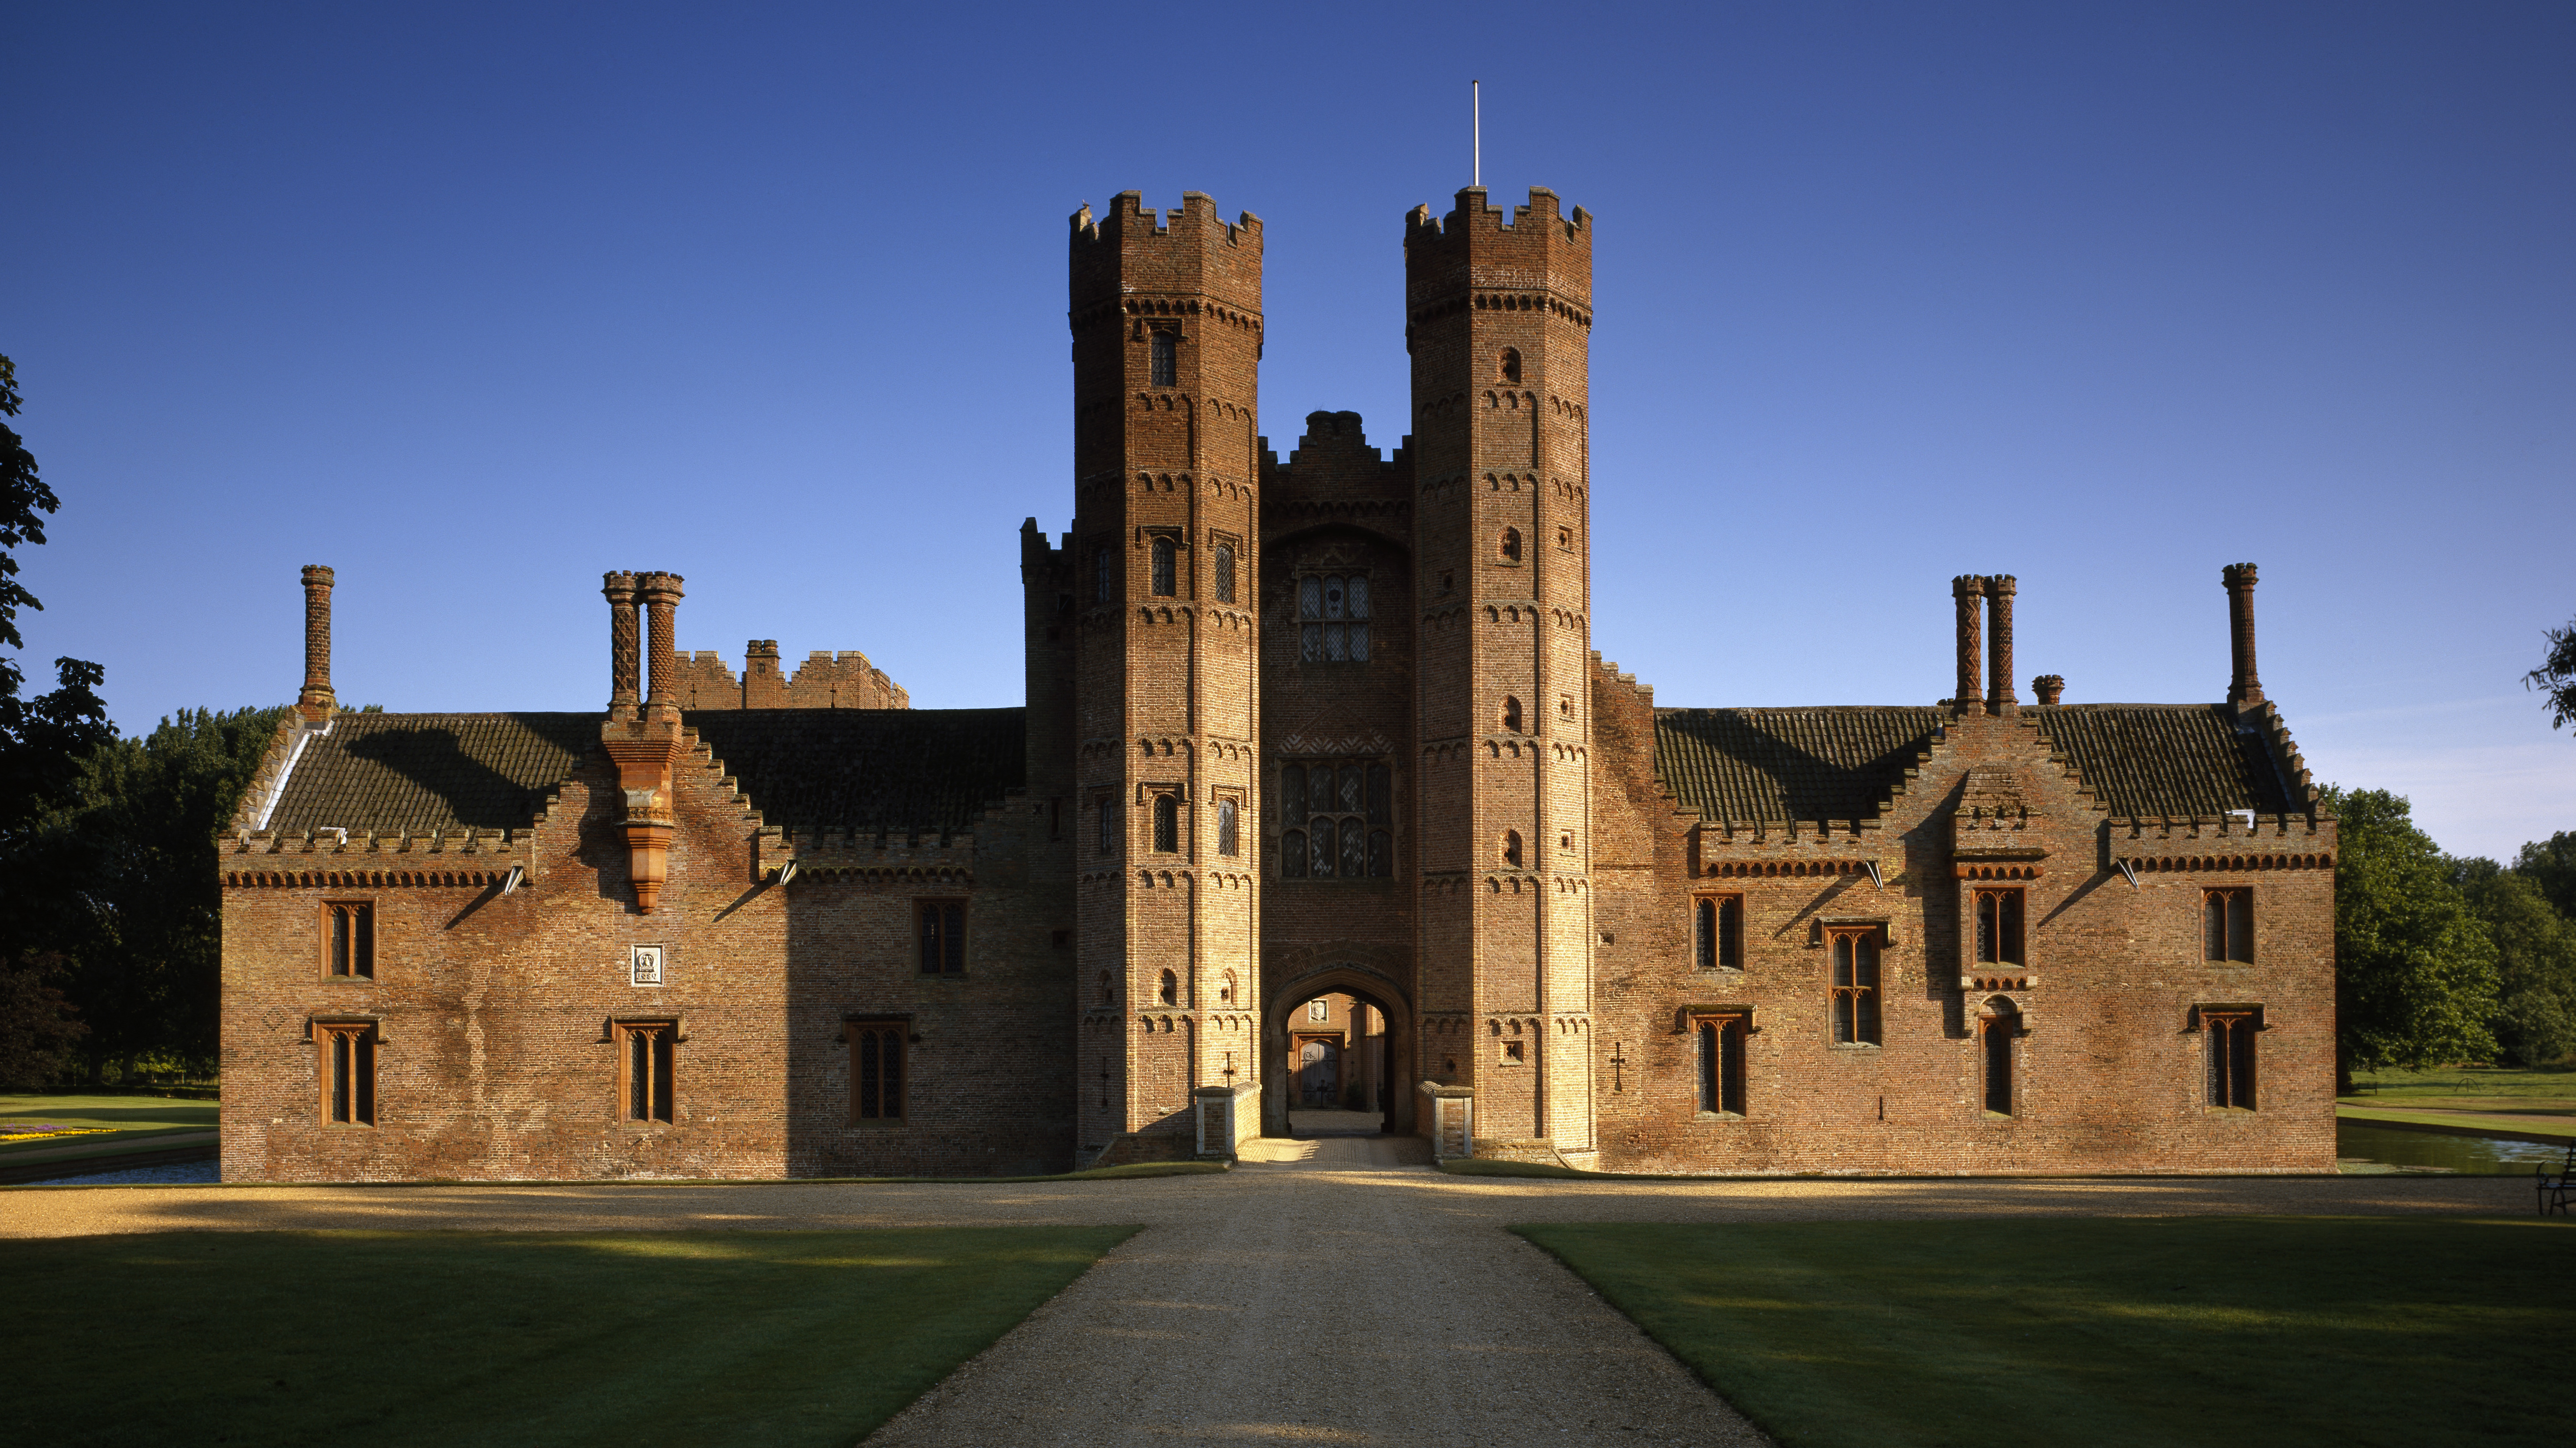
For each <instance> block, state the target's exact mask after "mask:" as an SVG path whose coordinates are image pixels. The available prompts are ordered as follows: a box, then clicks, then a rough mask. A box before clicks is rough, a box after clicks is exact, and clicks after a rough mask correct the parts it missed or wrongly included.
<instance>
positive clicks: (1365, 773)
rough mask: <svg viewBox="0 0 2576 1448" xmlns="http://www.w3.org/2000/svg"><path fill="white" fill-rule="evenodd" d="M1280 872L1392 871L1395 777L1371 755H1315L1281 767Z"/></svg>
mask: <svg viewBox="0 0 2576 1448" xmlns="http://www.w3.org/2000/svg"><path fill="white" fill-rule="evenodd" d="M1279 819H1280V833H1279V873H1280V875H1281V876H1282V877H1283V878H1286V879H1291V880H1367V879H1375V880H1383V879H1388V878H1391V877H1392V876H1393V875H1394V874H1395V777H1394V773H1393V771H1391V770H1390V769H1388V768H1387V766H1386V765H1384V764H1381V763H1379V762H1377V761H1375V760H1368V759H1344V760H1334V759H1314V760H1298V761H1292V762H1289V763H1285V764H1282V765H1281V766H1280V769H1279Z"/></svg>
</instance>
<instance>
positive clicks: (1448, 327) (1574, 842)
mask: <svg viewBox="0 0 2576 1448" xmlns="http://www.w3.org/2000/svg"><path fill="white" fill-rule="evenodd" d="M1592 233H1593V223H1592V219H1591V218H1590V217H1589V216H1588V215H1586V214H1585V213H1584V212H1583V211H1581V210H1579V209H1578V210H1575V211H1574V212H1572V213H1571V214H1570V215H1569V214H1566V213H1563V212H1561V211H1560V209H1559V206H1558V203H1557V199H1556V197H1555V196H1554V195H1553V194H1552V193H1549V192H1547V191H1544V190H1535V191H1533V192H1532V193H1531V195H1530V200H1529V204H1528V205H1527V206H1523V207H1515V208H1513V209H1512V210H1511V211H1510V212H1509V213H1508V214H1507V213H1505V212H1503V211H1500V210H1497V209H1495V208H1493V207H1491V206H1489V205H1488V203H1487V200H1486V196H1485V193H1484V192H1483V191H1482V190H1481V189H1475V188H1471V189H1469V190H1467V191H1464V192H1461V193H1460V194H1459V196H1458V201H1457V209H1456V210H1454V211H1452V212H1450V213H1449V214H1448V215H1447V216H1446V217H1444V218H1436V219H1435V218H1434V217H1433V216H1432V214H1431V212H1430V209H1429V208H1428V207H1423V208H1417V209H1416V210H1415V211H1414V213H1413V214H1412V216H1411V217H1409V218H1408V220H1407V222H1406V229H1405V240H1404V251H1405V267H1406V293H1405V295H1406V317H1405V341H1406V347H1407V350H1408V351H1409V352H1410V354H1411V356H1412V359H1413V398H1412V414H1413V415H1412V419H1411V432H1410V434H1409V436H1407V438H1406V439H1405V441H1404V445H1403V446H1401V447H1399V448H1398V449H1397V450H1396V451H1395V452H1394V454H1393V455H1392V456H1391V457H1390V456H1386V455H1384V454H1382V453H1381V452H1380V451H1379V450H1378V449H1376V448H1374V447H1371V446H1370V445H1369V444H1368V443H1367V442H1366V440H1365V439H1364V438H1363V436H1362V433H1361V427H1360V419H1359V418H1358V417H1357V416H1356V415H1354V414H1351V413H1333V412H1318V413H1314V414H1311V415H1309V416H1308V418H1307V420H1306V432H1305V435H1304V436H1303V437H1302V438H1301V439H1299V442H1298V445H1297V447H1296V448H1295V450H1293V451H1292V452H1291V453H1290V454H1289V455H1288V457H1287V459H1286V460H1285V461H1282V460H1280V459H1279V458H1278V457H1277V456H1276V455H1275V454H1273V453H1272V452H1271V451H1270V450H1269V448H1268V444H1267V442H1266V440H1265V439H1264V438H1263V437H1262V435H1261V432H1260V426H1259V416H1260V413H1259V396H1258V378H1259V368H1260V360H1261V343H1262V325H1263V324H1262V298H1261V262H1262V245H1263V233H1262V226H1261V223H1260V222H1259V221H1258V220H1257V219H1255V218H1253V217H1252V216H1250V215H1249V214H1246V215H1244V216H1242V217H1241V218H1239V219H1238V220H1237V221H1236V222H1234V223H1232V224H1228V223H1226V222H1224V221H1222V220H1220V219H1219V218H1218V216H1217V213H1216V209H1215V206H1214V204H1213V203H1212V202H1210V201H1209V200H1208V198H1206V197H1204V196H1201V195H1199V194H1197V193H1189V194H1187V195H1186V196H1185V198H1184V204H1183V206H1182V208H1181V209H1180V210H1179V211H1177V212H1173V213H1171V214H1169V215H1168V216H1165V215H1161V214H1158V213H1156V212H1153V211H1150V210H1147V209H1145V208H1143V207H1142V206H1141V205H1140V204H1139V200H1138V198H1137V196H1136V195H1135V194H1134V193H1127V194H1125V195H1122V196H1120V197H1119V198H1118V199H1117V201H1116V202H1115V203H1113V204H1112V206H1111V208H1110V210H1109V211H1108V213H1107V214H1106V215H1104V216H1101V217H1098V218H1095V217H1093V216H1092V215H1091V214H1090V212H1089V210H1088V209H1087V208H1086V209H1085V210H1084V211H1083V212H1081V213H1079V214H1077V215H1076V216H1075V217H1074V219H1073V234H1072V241H1071V263H1070V273H1071V307H1070V313H1069V320H1070V324H1071V330H1072V337H1073V375H1074V404H1075V442H1074V449H1075V474H1076V483H1075V489H1076V493H1075V499H1074V522H1073V528H1072V530H1071V531H1070V532H1068V533H1066V534H1064V535H1062V536H1061V537H1060V538H1055V539H1050V538H1048V537H1046V536H1045V535H1043V534H1041V533H1040V532H1039V530H1038V528H1037V525H1036V521H1035V520H1034V519H1032V520H1030V521H1028V522H1027V523H1025V524H1023V525H1022V529H1021V557H1022V573H1023V578H1024V581H1025V585H1026V628H1027V702H1026V704H1025V706H1024V707H1022V708H1018V709H984V710H922V709H912V708H910V707H908V706H909V700H908V698H907V697H906V696H905V694H904V692H903V690H902V689H901V688H900V687H899V686H897V685H896V684H895V683H894V682H893V681H892V680H889V679H887V678H886V677H885V676H884V674H882V673H881V672H878V671H877V670H876V669H875V668H874V667H873V666H871V665H870V664H868V662H867V661H866V660H865V659H864V658H862V657H860V656H858V655H855V654H840V655H832V654H816V655H814V656H813V657H812V658H811V659H810V660H809V661H808V662H807V663H806V664H805V665H804V666H803V667H802V668H800V669H799V670H798V672H797V673H796V675H795V676H794V677H793V678H789V677H788V676H786V674H785V673H784V670H783V668H782V666H781V664H780V662H779V657H778V650H777V646H776V644H774V643H771V642H767V641H754V643H753V644H752V645H751V648H750V651H749V654H748V656H747V657H746V659H745V666H744V670H743V673H742V675H741V676H740V677H739V678H737V677H736V676H735V675H734V674H733V673H732V672H731V670H730V669H729V668H728V667H727V666H726V665H725V664H724V663H723V662H722V661H721V660H719V659H717V658H716V657H715V656H713V655H712V654H708V653H703V652H697V653H682V652H681V651H680V650H679V649H678V648H677V646H676V643H675V641H674V639H675V636H674V625H675V619H676V612H677V606H678V604H679V602H680V597H681V580H680V579H679V578H678V577H676V576H674V575H670V574H663V573H642V574H631V573H612V574H610V575H608V577H607V580H606V585H605V593H606V596H607V599H608V602H609V615H610V629H609V645H610V646H609V656H610V669H609V674H610V699H609V703H608V706H607V708H606V709H605V710H604V711H603V712H600V713H586V714H560V713H528V714H502V715H390V714H351V713H346V712H342V711H340V710H339V709H338V708H337V706H336V703H335V701H334V699H333V696H332V693H331V688H330V670H329V598H330V590H331V587H332V583H333V580H332V577H331V574H330V571H329V570H328V569H308V570H306V578H305V588H306V596H307V613H306V632H307V670H306V672H307V680H306V686H305V689H304V693H303V696H302V699H301V704H300V708H299V711H298V717H297V718H296V719H294V720H293V721H291V722H290V723H289V725H288V726H287V728H286V729H285V730H283V731H282V732H281V736H280V738H279V740H278V741H277V744H276V746H275V748H274V749H273V750H272V752H271V755H270V757H269V759H268V761H267V763H266V765H265V766H264V767H263V769H262V771H261V775H260V777H259V779H258V781H257V782H256V783H255V785H254V787H253V788H252V790H251V791H250V793H249V796H248V797H247V799H246V801H245V803H244V806H243V811H242V816H241V818H240V819H239V821H237V829H236V834H235V838H234V839H233V841H232V842H231V843H230V844H229V845H228V847H227V849H226V851H225V853H224V856H223V860H222V871H223V878H224V887H225V916H224V919H225V926H224V928H225V942H224V943H225V951H224V1076H225V1093H224V1142H223V1156H224V1172H225V1175H226V1176H227V1178H230V1179H240V1180H251V1179H263V1178H277V1179H293V1178H413V1177H463V1178H514V1177H520V1178H524V1177H592V1176H631V1175H651V1176H744V1177H756V1176H773V1177H774V1176H814V1175H857V1174H883V1173H986V1174H989V1173H1002V1172H1036V1171H1052V1170H1061V1169H1064V1168H1067V1167H1070V1166H1073V1165H1076V1164H1078V1163H1086V1162H1091V1161H1094V1160H1100V1159H1103V1158H1104V1156H1106V1157H1107V1158H1109V1159H1117V1158H1120V1157H1131V1156H1149V1155H1189V1154H1192V1153H1199V1152H1206V1153H1215V1154H1222V1153H1224V1152H1227V1151H1230V1150H1231V1149H1232V1146H1233V1143H1234V1142H1235V1141H1237V1140H1239V1139H1240V1138H1241V1137H1243V1136H1245V1135H1248V1134H1251V1133H1254V1132H1256V1131H1260V1130H1263V1129H1267V1130H1268V1131H1270V1132H1272V1133H1274V1134H1277V1133H1284V1132H1285V1131H1286V1130H1287V1126H1288V1111H1289V1109H1290V1106H1291V1105H1292V1101H1294V1100H1297V1099H1300V1098H1299V1097H1298V1093H1300V1092H1303V1091H1305V1090H1307V1089H1308V1088H1307V1086H1306V1085H1304V1084H1301V1083H1308V1082H1315V1081H1320V1080H1322V1079H1323V1077H1322V1075H1321V1074H1320V1073H1319V1072H1318V1071H1317V1070H1316V1069H1315V1064H1316V1062H1319V1061H1321V1060H1322V1059H1324V1057H1325V1056H1326V1055H1327V1054H1328V1052H1327V1051H1326V1049H1325V1047H1324V1046H1323V1045H1322V1044H1319V1043H1320V1042H1322V1041H1323V1040H1324V1038H1325V1037H1327V1036H1329V1035H1331V1034H1332V1032H1330V1031H1327V1030H1324V1029H1323V1028H1322V1027H1320V1026H1319V1025H1318V1022H1317V1019H1316V1018H1315V1017H1314V1016H1313V1014H1312V1011H1311V1008H1310V1005H1309V1003H1310V1002H1312V1001H1315V1000H1317V999H1318V998H1325V999H1326V1000H1327V1005H1326V1008H1325V1015H1324V1017H1323V1019H1326V1020H1341V1021H1343V1022H1346V1023H1347V1024H1346V1025H1343V1026H1337V1027H1334V1028H1333V1029H1334V1030H1336V1031H1347V1032H1348V1033H1349V1034H1346V1035H1342V1036H1337V1037H1334V1042H1333V1045H1332V1049H1331V1052H1330V1054H1332V1055H1333V1057H1334V1060H1335V1066H1334V1073H1335V1074H1334V1075H1333V1077H1332V1080H1333V1083H1334V1085H1333V1089H1334V1090H1335V1091H1344V1092H1347V1093H1348V1099H1347V1100H1345V1102H1344V1104H1345V1105H1346V1106H1347V1105H1348V1104H1349V1102H1350V1101H1352V1100H1357V1101H1361V1102H1362V1103H1363V1104H1364V1105H1365V1106H1367V1107H1370V1108H1377V1107H1382V1108H1383V1110H1384V1112H1385V1119H1386V1125H1387V1127H1388V1129H1389V1130H1392V1131H1397V1132H1403V1133H1418V1134H1422V1135H1426V1136H1430V1137H1432V1138H1433V1139H1434V1140H1435V1142H1437V1143H1439V1144H1440V1148H1441V1149H1442V1150H1445V1151H1467V1150H1473V1151H1475V1152H1477V1153H1479V1154H1487V1155H1516V1156H1529V1157H1542V1158H1544V1157H1554V1158H1561V1159H1563V1160H1566V1161H1568V1162H1572V1163H1575V1164H1578V1165H1585V1166H1596V1165H1597V1166H1600V1167H1603V1168H1606V1169H1613V1170H1659V1171H1704V1172H1807V1171H1850V1172H1990V1171H2168V1170H2209V1171H2327V1170H2331V1169H2332V1167H2333V1160H2334V1135H2333V1105H2332V1099H2331V1094H2330V1092H2331V1081H2332V1055H2331V1053H2332V1046H2333V1024H2334V1023H2333V998H2334V997H2333V919H2332V906H2333V882H2334V871H2333V866H2334V856H2335V826H2334V822H2333V820H2332V819H2331V818H2330V817H2329V816H2327V815H2326V814H2325V813H2324V812H2323V811H2322V810H2321V809H2320V807H2319V805H2318V802H2317V794H2316V791H2315V790H2314V789H2313V788H2311V787H2310V785H2309V782H2308V776H2307V773H2306V771H2305V769H2304V768H2303V767H2302V766H2301V763H2300V760H2299V756H2298V753H2297V750H2296V749H2295V747H2294V746H2293V745H2292V743H2291V741H2290V738H2289V735H2288V733H2287V731H2286V729H2285V728H2284V727H2283V725H2282V722H2281V720H2280V717H2279V716H2278V714H2277V713H2276V712H2275V711H2274V710H2273V708H2272V706H2271V705H2270V704H2269V703H2268V702H2267V701H2266V700H2265V699H2264V697H2263V692H2262V688H2261V686H2260V684H2259V682H2258V681H2257V677H2256V672H2255V666H2254V627H2253V590H2254V584H2255V573H2254V569H2253V568H2252V566H2251V565H2239V566H2237V567H2234V568H2230V569H2228V570H2226V574H2225V577H2224V579H2223V580H2222V581H2223V583H2224V584H2225V589H2226V598H2227V603H2228V614H2227V617H2228V619H2229V622H2230V628H2229V635H2228V636H2229V640H2230V655H2231V660H2232V665H2233V669H2232V675H2231V681H2230V683H2229V687H2228V690H2227V694H2226V698H2225V699H2224V701H2223V702H2217V703H2200V704H2171V705H2132V704H2083V703H2075V704H2068V703H2063V702H2061V701H2060V698H2059V692H2060V690H2061V689H2062V687H2063V685H2062V683H2061V682H2060V681H2059V680H2058V679H2057V678H2056V677H2055V676H2053V675H2052V676H2048V677H2043V678H2041V679H2038V680H2035V681H2034V682H2033V684H2032V688H2033V691H2034V693H2035V695H2036V696H2037V697H2036V699H2035V701H2034V702H2031V703H2024V702H2022V701H2021V700H2020V699H2019V698H2018V696H2017V693H2016V690H2015V688H2014V682H2013V678H2014V673H2013V653H2012V610H2013V606H2014V603H2015V588H2014V582H2013V580H2012V579H2011V578H2009V577H1963V578H1960V579H1957V580H1955V582H1954V584H1953V588H1952V595H1953V596H1952V599H1951V603H1950V606H1951V607H1952V608H1953V609H1954V610H1955V618H1956V628H1957V636H1958V653H1957V687H1956V690H1955V692H1954V693H1953V695H1952V697H1951V698H1950V699H1949V700H1948V701H1947V702H1944V703H1941V704H1938V705H1930V706H1919V705H1917V706H1907V705H1892V706H1886V707H1832V708H1814V709H1724V708H1710V709H1701V708H1684V709H1672V708H1657V707H1656V706H1655V704H1654V701H1653V697H1652V694H1651V692H1650V691H1649V690H1648V689H1646V688H1644V687H1642V686H1640V685H1638V684H1637V683H1636V682H1635V681H1634V680H1632V679H1630V678H1628V677H1627V676H1625V675H1622V674H1620V673H1618V672H1617V671H1616V670H1615V669H1614V668H1613V667H1611V666H1608V665H1605V664H1603V663H1602V662H1601V660H1600V659H1599V658H1598V657H1597V656H1596V655H1594V654H1593V653H1592V652H1591V648H1590V630H1591V619H1590V598H1591V577H1590V559H1591V551H1590V545H1591V538H1590V529H1591V523H1592V513H1591V479H1590V474H1589V448H1588V445H1587V426H1588V424H1587V416H1588V403H1589V393H1588V387H1587V381H1586V377H1587V371H1586V369H1587V355H1588V345H1589V337H1590V332H1591V326H1592V308H1591V251H1592V241H1593V234H1592ZM1613 496H1614V497H1615V496H1616V493H1615V491H1614V494H1613ZM1611 516H1612V518H1613V520H1614V525H1615V520H1616V519H1617V517H1618V514H1617V512H1616V510H1615V509H1614V511H1613V513H1612V515H1611ZM2215 602H2216V600H2215V599H2213V610H2212V614H2213V618H2215V617H2216V610H2215ZM1925 604H1926V606H1937V605H1935V604H1934V603H1933V601H1931V600H1925ZM1748 608H1749V609H1751V610H1752V611H1753V612H1754V613H1756V614H1758V612H1759V609H1758V606H1757V605H1748ZM2212 633H2213V635H2215V633H2216V629H2215V627H2213V629H2212ZM2213 645H2214V638H2213ZM2212 652H2213V659H2214V657H2215V653H2216V650H2215V647H2214V646H2213V650H2212ZM2214 672H2215V671H2214V669H2213V674H2214ZM1927 692H1928V691H1927ZM1336 1012H1338V1013H1339V1015H1338V1016H1336V1015H1335V1014H1334V1013H1336ZM1363 1039H1364V1040H1365V1041H1366V1043H1367V1044H1366V1055H1365V1057H1364V1058H1360V1057H1356V1056H1355V1057H1354V1060H1355V1062H1356V1061H1357V1060H1358V1059H1365V1060H1366V1061H1367V1062H1370V1063H1372V1064H1370V1065H1369V1067H1368V1070H1369V1072H1370V1074H1369V1075H1368V1076H1367V1077H1366V1078H1365V1080H1366V1082H1367V1084H1366V1086H1365V1088H1364V1089H1353V1087H1352V1086H1351V1085H1349V1084H1346V1083H1353V1082H1357V1081H1359V1080H1360V1079H1362V1078H1359V1077H1356V1076H1352V1075H1349V1074H1347V1073H1346V1071H1345V1068H1344V1067H1343V1066H1342V1065H1341V1064H1340V1060H1341V1054H1340V1053H1342V1052H1355V1051H1356V1050H1357V1049H1358V1046H1357V1043H1359V1042H1360V1041H1362V1040H1363ZM1351 1069H1353V1070H1355V1069H1356V1065H1354V1066H1353V1067H1352V1068H1351ZM1318 1089H1320V1088H1318Z"/></svg>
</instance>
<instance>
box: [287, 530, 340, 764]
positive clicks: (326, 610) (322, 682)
mask: <svg viewBox="0 0 2576 1448" xmlns="http://www.w3.org/2000/svg"><path fill="white" fill-rule="evenodd" d="M339 708H340V700H339V698H338V696H336V695H334V694H333V693H332V692H331V570H330V569H328V568H325V567H323V566H322V565H321V564H319V563H307V564H305V565H304V692H302V693H300V694H298V695H296V696H295V712H297V713H298V714H301V715H303V716H304V719H305V722H307V723H310V724H319V723H322V722H323V721H324V720H327V719H329V718H330V717H331V716H332V715H333V714H335V713H337V712H339Z"/></svg>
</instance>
